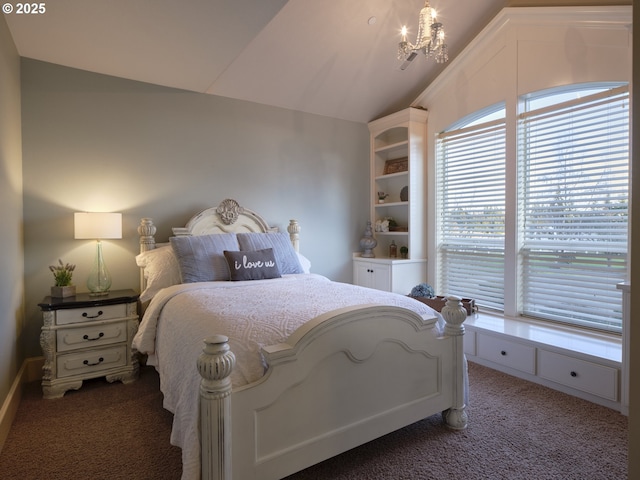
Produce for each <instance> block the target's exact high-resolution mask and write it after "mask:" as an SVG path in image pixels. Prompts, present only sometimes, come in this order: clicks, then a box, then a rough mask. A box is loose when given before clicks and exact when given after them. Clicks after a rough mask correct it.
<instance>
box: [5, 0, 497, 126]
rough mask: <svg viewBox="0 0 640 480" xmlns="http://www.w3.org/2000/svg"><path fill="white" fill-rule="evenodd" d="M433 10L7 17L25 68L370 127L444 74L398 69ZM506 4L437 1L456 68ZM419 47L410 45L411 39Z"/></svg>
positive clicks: (134, 4) (283, 3) (176, 0)
mask: <svg viewBox="0 0 640 480" xmlns="http://www.w3.org/2000/svg"><path fill="white" fill-rule="evenodd" d="M423 5H424V0H321V1H315V2H314V1H311V0H54V1H49V2H46V3H45V7H46V12H45V13H43V14H30V15H24V14H23V15H18V14H16V13H15V12H14V13H12V14H5V18H6V20H7V24H8V25H9V29H10V31H11V34H12V37H13V39H14V42H15V44H16V47H17V49H18V53H19V54H20V55H21V56H23V57H27V58H32V59H36V60H42V61H46V62H51V63H55V64H59V65H64V66H68V67H73V68H78V69H82V70H88V71H91V72H97V73H102V74H107V75H113V76H117V77H122V78H127V79H131V80H137V81H141V82H148V83H153V84H157V85H163V86H168V87H175V88H180V89H185V90H190V91H194V92H201V93H207V94H212V95H220V96H224V97H230V98H236V99H242V100H248V101H252V102H258V103H262V104H266V105H272V106H277V107H283V108H287V109H292V110H300V111H303V112H308V113H315V114H319V115H325V116H329V117H334V118H341V119H346V120H353V121H358V122H368V121H370V120H373V119H375V118H377V117H380V116H382V115H386V114H388V113H391V112H393V111H396V110H399V109H401V108H405V107H407V106H409V105H410V104H411V102H412V101H413V100H414V99H415V98H416V97H417V96H418V95H419V94H420V93H421V92H422V91H423V90H424V89H425V88H426V87H427V85H428V84H429V83H430V82H431V81H432V80H433V79H434V78H435V77H436V76H437V75H438V73H439V72H441V71H442V69H443V68H444V66H443V65H438V64H436V63H435V61H434V60H432V59H425V58H424V57H422V56H420V57H418V58H416V59H415V60H414V61H413V62H412V64H411V65H410V66H409V67H408V68H407V69H406V70H404V71H403V70H400V64H401V62H399V61H398V60H397V59H396V49H397V43H398V41H399V39H400V38H399V37H400V36H399V31H400V28H401V26H402V25H403V24H406V25H407V26H408V27H409V31H410V36H411V37H414V36H415V33H416V29H417V19H418V13H419V11H420V9H421V8H422V6H423ZM504 5H505V1H504V0H432V1H431V6H432V7H433V8H435V9H436V10H437V12H438V20H439V21H440V22H442V23H443V24H444V26H445V30H446V34H447V44H448V46H449V53H450V59H453V58H454V57H455V55H456V54H458V53H460V51H461V50H462V49H463V48H464V47H465V46H466V45H467V44H468V42H469V41H470V40H471V39H472V38H473V37H474V36H475V35H476V34H477V33H479V32H480V30H481V29H482V28H483V27H484V25H486V24H487V23H488V22H489V21H490V20H491V18H493V17H494V16H495V15H496V14H497V13H498V12H499V11H500V9H501V8H502V7H503V6H504ZM410 39H411V38H410Z"/></svg>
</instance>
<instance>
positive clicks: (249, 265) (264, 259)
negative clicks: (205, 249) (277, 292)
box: [224, 248, 280, 281]
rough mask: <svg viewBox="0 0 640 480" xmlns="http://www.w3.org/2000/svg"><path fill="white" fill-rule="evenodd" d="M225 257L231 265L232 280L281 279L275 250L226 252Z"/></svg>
mask: <svg viewBox="0 0 640 480" xmlns="http://www.w3.org/2000/svg"><path fill="white" fill-rule="evenodd" d="M224 256H225V258H226V259H227V263H228V264H229V271H230V272H231V280H234V281H235V280H264V279H268V278H280V270H279V269H278V264H277V263H276V258H275V256H274V255H273V248H265V249H264V250H256V251H252V252H229V251H225V252H224Z"/></svg>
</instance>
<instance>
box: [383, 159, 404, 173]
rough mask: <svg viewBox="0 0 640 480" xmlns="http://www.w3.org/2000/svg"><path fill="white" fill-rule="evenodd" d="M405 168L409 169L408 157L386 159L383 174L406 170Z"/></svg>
mask: <svg viewBox="0 0 640 480" xmlns="http://www.w3.org/2000/svg"><path fill="white" fill-rule="evenodd" d="M407 170H409V157H404V158H395V159H393V160H387V161H386V162H385V164H384V174H385V175H391V174H392V173H400V172H406V171H407Z"/></svg>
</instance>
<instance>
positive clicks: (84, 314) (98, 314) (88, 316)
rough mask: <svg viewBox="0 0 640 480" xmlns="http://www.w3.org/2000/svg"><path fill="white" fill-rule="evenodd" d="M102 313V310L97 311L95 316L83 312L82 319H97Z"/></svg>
mask: <svg viewBox="0 0 640 480" xmlns="http://www.w3.org/2000/svg"><path fill="white" fill-rule="evenodd" d="M103 313H104V312H103V311H102V310H98V313H97V315H89V314H88V313H87V312H83V313H82V316H83V317H84V318H98V317H99V316H100V315H102V314H103Z"/></svg>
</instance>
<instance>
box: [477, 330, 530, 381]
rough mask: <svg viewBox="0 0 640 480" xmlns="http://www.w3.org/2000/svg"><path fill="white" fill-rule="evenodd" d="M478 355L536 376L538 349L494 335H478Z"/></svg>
mask: <svg viewBox="0 0 640 480" xmlns="http://www.w3.org/2000/svg"><path fill="white" fill-rule="evenodd" d="M477 347H478V351H477V355H478V357H481V358H484V359H485V360H489V361H491V362H495V363H498V364H500V365H503V366H505V367H509V368H515V369H516V370H520V371H521V372H525V373H531V374H535V367H536V364H535V359H536V349H535V347H532V346H529V345H523V344H521V343H516V342H511V341H509V340H505V339H504V338H500V337H494V336H492V335H484V334H481V333H480V334H478V335H477Z"/></svg>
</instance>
